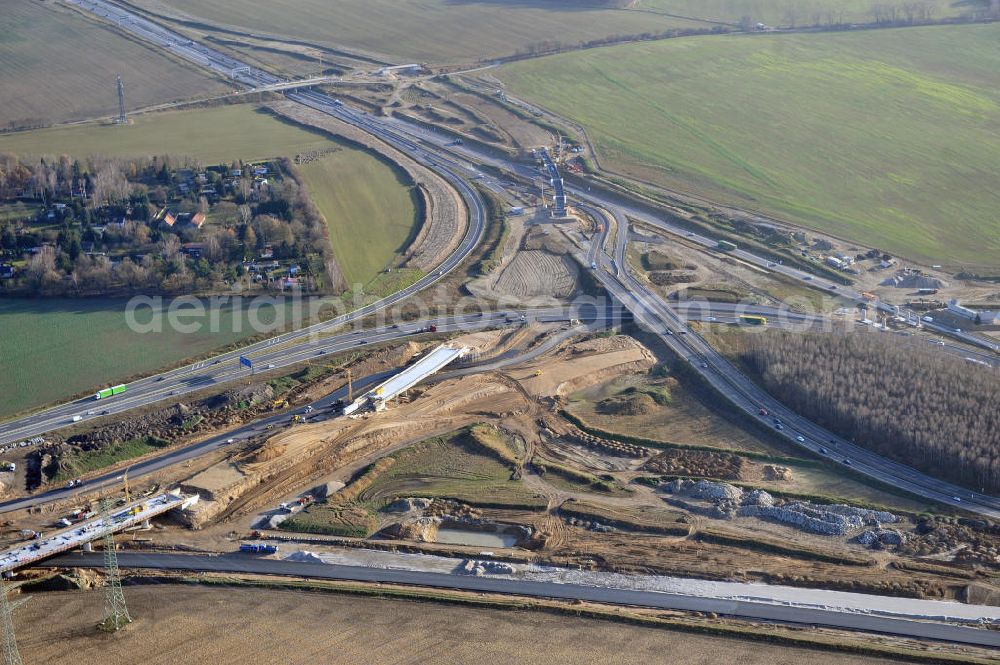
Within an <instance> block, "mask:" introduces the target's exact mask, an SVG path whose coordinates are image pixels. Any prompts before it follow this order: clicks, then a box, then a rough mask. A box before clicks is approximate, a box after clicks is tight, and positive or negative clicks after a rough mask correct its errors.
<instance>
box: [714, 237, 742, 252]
mask: <svg viewBox="0 0 1000 665" xmlns="http://www.w3.org/2000/svg"><path fill="white" fill-rule="evenodd" d="M715 248H716V249H718V250H719V251H722V252H733V251H735V250H736V249H737V247H736V243H732V242H729V241H728V240H720V241H718V243H716V245H715Z"/></svg>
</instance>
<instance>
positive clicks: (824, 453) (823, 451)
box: [819, 448, 829, 455]
mask: <svg viewBox="0 0 1000 665" xmlns="http://www.w3.org/2000/svg"><path fill="white" fill-rule="evenodd" d="M819 452H820V454H821V455H828V454H829V452H828V451H827V449H826V448H820V449H819Z"/></svg>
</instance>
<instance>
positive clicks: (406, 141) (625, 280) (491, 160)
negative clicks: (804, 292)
mask: <svg viewBox="0 0 1000 665" xmlns="http://www.w3.org/2000/svg"><path fill="white" fill-rule="evenodd" d="M76 1H77V2H79V3H81V6H84V7H85V8H86V7H87V5H89V6H90V7H91V8H98V9H96V10H95V9H91V10H92V11H101V8H103V10H105V11H106V10H107V9H108V7H109V6H108V5H107V3H104V2H102V0H76ZM114 9H115V11H117V12H118V14H116V15H115V16H116V19H115V20H117V21H118V23H119V25H120V26H121V27H122V29H125V30H131V31H132V32H133V34H137V35H139V36H144V38H149V36H148V35H144V34H143V33H139V32H136V30H133V28H135V27H136V26H141V29H142V30H148V26H145V25H144V24H143V23H142V21H143V20H142V19H139V18H138V17H134V16H131V15H128V14H127V13H123V12H121V10H120V9H118V8H114ZM151 25H154V27H155V28H156V30H157V31H158V32H157V33H156V34H157V35H158V37H159V38H161V39H167V36H166V35H168V34H170V33H168V32H167V31H164V30H163V29H162V28H160V27H159V26H155V24H151ZM172 38H179V36H176V35H174V36H173V37H172ZM180 39H183V38H180ZM161 45H163V44H161ZM165 47H166V46H165ZM185 47H186V48H195V49H196V52H197V54H198V55H197V56H192V58H193V59H195V61H198V58H202V57H206V54H208V53H209V52H211V53H213V54H214V55H212V56H211V57H212V58H215V56H216V55H217V56H218V58H221V59H219V60H216V62H217V63H219V64H220V66H225V67H228V68H229V69H230V71H231V72H232V71H235V70H241V71H243V70H247V71H246V72H243V74H245V75H247V76H250V77H251V79H252V80H253V81H257V82H256V83H254V82H248V81H247V80H244V79H237V80H241V81H243V82H244V83H246V84H247V85H257V84H259V83H260V82H261V81H260V80H259V77H260V75H259V74H257V73H255V72H256V71H257V70H254V68H251V67H247V66H245V65H243V63H238V62H237V61H235V60H233V59H231V58H228V56H225V55H223V54H218V53H215V52H212V51H211V49H207V47H204V46H201V45H197V44H193V43H189V44H186V46H185ZM170 48H173V45H172V44H171V45H170ZM185 53H186V52H185V51H182V52H180V54H181V55H185ZM231 65H236V66H231ZM243 74H241V75H243ZM267 76H270V75H267ZM273 78H274V77H271V79H273ZM278 82H280V81H279V80H268V81H267V83H269V84H273V83H278ZM288 97H289V98H290V99H293V100H295V101H298V102H300V103H302V104H305V105H308V106H311V107H313V108H316V109H318V110H320V111H323V112H325V113H329V114H330V115H333V116H335V117H337V118H339V119H341V120H343V121H345V122H348V123H351V124H353V125H355V126H358V127H360V128H362V129H364V130H365V131H368V132H370V133H372V134H373V135H375V136H377V137H379V138H380V139H382V140H384V141H386V142H387V143H389V144H390V145H393V146H394V147H397V148H398V149H400V150H403V151H404V152H406V153H407V154H410V155H411V156H413V157H414V158H415V159H418V160H419V161H421V162H423V163H425V164H428V165H429V166H431V167H432V168H435V169H436V170H438V171H439V172H440V173H441V174H442V175H443V176H444V177H446V178H447V179H448V180H449V181H450V182H451V183H452V184H453V185H454V186H455V187H456V188H457V189H458V190H459V191H460V192H462V194H463V197H465V198H466V201H467V204H468V205H469V206H470V209H471V210H472V211H473V214H472V217H473V218H474V219H473V223H471V224H470V229H469V233H468V234H467V236H466V239H465V241H464V244H463V247H465V248H466V249H465V252H464V253H463V252H462V251H460V252H458V253H456V255H455V256H453V257H452V258H451V259H449V262H450V263H449V264H447V265H446V269H450V267H454V265H456V264H457V263H458V261H460V260H461V258H464V256H465V254H467V253H468V251H469V250H471V247H472V246H474V244H475V242H476V241H478V238H479V237H480V235H481V232H482V216H483V215H482V204H481V202H480V201H479V198H478V196H476V193H475V191H474V190H473V188H472V187H470V186H469V184H468V183H467V182H466V181H465V180H464V179H463V177H462V175H463V174H468V172H469V171H474V165H475V164H477V163H482V164H490V165H492V166H495V167H497V168H501V169H504V170H506V171H509V172H511V173H513V174H516V175H518V176H522V177H525V178H528V179H530V178H533V177H534V176H535V175H536V173H535V171H534V170H533V169H532V168H531V167H529V166H527V165H525V164H520V163H514V162H509V161H506V160H503V159H500V158H498V157H495V156H491V155H485V154H482V153H481V152H479V151H476V150H475V149H473V148H470V147H469V146H465V145H459V146H454V145H447V146H446V145H445V144H446V143H450V141H447V140H446V139H445V137H442V136H440V135H438V134H436V133H435V132H433V131H431V130H428V129H426V128H421V127H417V126H414V125H412V124H410V123H407V122H406V121H403V120H400V119H398V118H376V117H374V116H370V115H368V114H366V113H363V112H359V111H354V110H352V109H348V108H346V107H344V106H343V105H342V104H341V103H340V102H339V101H337V100H335V99H333V98H331V97H329V96H327V95H324V94H322V93H319V92H315V91H301V90H299V91H295V92H290V93H288ZM467 160H471V162H472V164H473V166H469V165H468V163H467ZM463 162H466V163H463ZM545 166H546V169H547V173H546V175H547V176H550V177H551V175H552V171H553V170H554V166H553V165H551V164H546V165H545ZM556 174H557V175H558V171H556ZM567 191H568V192H569V193H572V194H573V195H574V196H576V197H578V198H579V199H580V200H581V201H588V202H590V203H592V204H595V205H599V206H602V207H604V208H606V209H608V210H612V211H613V212H614V214H615V216H616V217H617V218H618V222H617V226H618V232H617V234H616V247H615V251H614V257H613V260H612V265H611V271H610V272H609V271H607V270H604V269H601V270H598V271H596V272H597V274H598V276H599V278H600V280H601V282H602V283H603V284H604V286H605V288H606V289H607V290H608V291H609V292H610V293H612V294H613V295H614V296H615V297H616V298H618V299H619V300H620V301H621V302H622V303H624V304H625V305H626V306H627V307H628V308H629V309H630V310H631V311H632V312H633V313H634V314H635V316H636V318H637V319H638V320H640V321H641V322H643V323H645V324H646V325H648V326H650V327H651V329H653V330H655V331H657V332H659V333H660V334H661V335H662V336H663V338H664V340H665V341H666V342H667V343H668V345H669V346H671V348H673V349H674V350H675V351H676V352H677V353H678V354H679V355H680V356H681V357H682V358H686V359H688V360H690V361H691V364H692V367H694V368H695V370H696V371H698V372H699V373H701V374H702V376H704V377H705V378H706V380H708V381H709V382H710V383H711V384H712V385H713V386H715V387H716V389H717V390H719V392H720V394H722V395H723V396H725V397H726V398H727V399H729V400H730V401H731V402H732V403H733V404H735V405H736V406H737V407H738V408H741V409H742V410H745V411H747V412H748V413H751V414H756V413H757V412H758V411H759V409H760V408H761V407H762V406H764V405H768V407H769V408H767V410H768V411H770V412H772V413H773V414H780V416H781V417H782V419H783V420H784V421H785V423H787V424H788V427H786V428H785V429H784V431H786V432H789V436H794V437H796V438H795V439H794V440H795V441H796V442H797V443H799V444H802V445H805V446H806V447H809V448H810V449H812V450H814V451H816V452H820V453H821V452H822V451H821V450H820V449H821V448H822V449H825V450H827V452H828V454H830V455H832V456H835V457H839V458H840V462H841V463H842V464H844V465H845V466H848V465H849V466H851V467H852V468H853V469H855V470H857V471H859V472H861V473H865V474H866V475H869V476H871V477H874V478H878V479H880V480H882V481H884V482H887V483H889V484H891V485H894V486H897V487H899V488H901V489H905V490H907V491H910V492H913V493H915V494H917V495H920V496H924V497H927V498H931V499H934V500H937V501H942V502H944V503H948V504H951V505H954V506H956V507H962V508H966V509H969V510H973V511H976V512H980V513H982V514H986V515H991V516H1000V501H998V500H996V499H993V498H991V497H987V496H982V495H978V494H974V493H969V492H968V490H963V489H961V488H958V487H955V486H952V485H949V484H947V483H942V482H940V481H935V480H934V479H932V478H930V477H928V476H926V475H924V474H920V473H918V472H916V471H914V470H913V469H909V468H908V467H905V466H903V465H899V464H896V463H892V462H888V461H887V460H884V459H882V458H880V457H878V456H876V455H873V454H872V453H869V452H867V451H865V450H863V449H861V448H858V447H857V446H853V445H852V444H850V443H849V442H846V441H843V440H840V439H837V438H836V437H834V436H832V435H831V434H830V433H829V432H826V431H825V430H822V429H821V428H818V427H816V426H814V425H812V424H811V423H808V421H805V420H804V419H802V418H800V417H798V416H797V415H795V414H793V413H791V412H790V411H789V410H788V409H786V408H784V407H783V406H781V405H780V404H778V403H776V402H775V401H774V400H772V399H770V398H769V397H768V396H767V395H766V393H763V392H762V391H760V390H759V389H757V388H756V387H755V386H754V385H753V384H752V382H750V381H749V379H747V378H746V377H743V376H742V375H741V374H740V373H739V372H737V371H736V370H735V369H734V368H733V367H732V365H731V364H729V363H728V362H727V361H726V360H725V359H724V358H722V357H721V356H720V355H719V354H718V353H716V352H715V351H714V350H713V349H712V348H711V347H710V346H709V345H708V344H707V343H705V342H704V340H702V339H701V338H700V337H698V336H697V335H694V334H687V335H675V334H669V335H668V334H667V332H668V329H669V328H670V327H671V326H672V327H674V328H677V329H680V328H682V327H683V322H682V321H681V319H680V318H679V317H678V316H677V313H676V312H674V311H673V310H671V309H670V307H668V306H667V305H666V304H665V303H664V302H662V301H661V300H660V299H659V298H658V297H657V296H656V295H655V294H653V293H650V292H649V291H648V290H646V289H645V287H644V286H643V285H642V284H641V283H640V282H638V281H637V280H635V279H634V278H633V277H632V276H631V275H629V274H628V269H627V265H626V264H625V258H624V248H625V246H626V243H627V223H628V222H627V217H632V218H634V219H637V220H639V221H642V222H645V223H648V224H650V225H651V226H654V227H656V228H659V229H661V230H663V231H666V232H668V233H672V234H676V235H683V236H685V237H686V238H687V239H688V240H690V241H692V242H695V243H698V244H701V245H703V246H705V247H709V248H710V247H714V246H715V244H716V241H715V240H713V239H711V238H707V237H704V236H701V235H698V234H696V233H693V232H690V231H687V230H685V229H682V228H679V227H676V226H675V225H672V224H670V223H669V222H665V221H664V220H662V219H659V218H657V217H655V216H652V215H649V214H648V213H646V212H645V211H642V210H638V209H633V208H630V207H628V206H622V205H620V204H619V203H617V202H615V201H607V200H604V197H602V196H601V195H599V194H597V193H590V192H581V191H576V190H569V189H568V190H567ZM605 233H606V231H605ZM603 240H604V235H602V236H601V242H602V243H603ZM730 254H731V255H732V256H734V257H736V258H738V259H740V260H742V261H746V262H747V263H750V264H752V265H755V266H757V267H759V268H761V269H764V270H769V271H774V272H779V273H782V274H784V275H786V276H787V277H790V278H793V279H796V280H799V281H801V282H802V283H803V284H805V285H807V286H812V287H817V288H821V289H824V290H827V291H830V292H836V294H837V295H838V296H840V297H841V298H845V299H847V300H849V301H854V302H863V301H864V300H863V298H862V296H861V294H860V293H857V292H855V291H853V290H851V289H847V288H843V287H842V285H838V284H836V283H834V282H832V281H830V280H826V279H823V278H819V277H815V276H813V275H811V274H808V273H806V272H805V271H802V270H799V269H797V268H794V267H791V266H785V265H782V264H780V263H775V262H773V261H771V260H769V259H767V258H765V257H760V256H757V255H755V254H753V253H751V252H748V251H745V250H740V249H737V250H735V251H733V252H731V253H730ZM601 265H602V266H603V265H604V264H603V259H602V264H601ZM432 278H433V276H430V277H429V278H428V279H427V280H426V281H427V283H418V284H417V285H414V287H411V289H408V290H407V291H404V292H400V293H399V294H396V295H395V296H393V297H392V298H395V300H394V302H398V301H399V300H401V299H403V298H405V297H408V296H409V295H410V294H412V293H413V292H415V290H417V289H418V288H424V287H425V286H427V285H428V284H429V283H430V282H432V281H433V279H432ZM387 300H389V299H387ZM388 304H391V303H388ZM379 306H384V305H379ZM879 306H880V308H883V309H885V310H886V311H893V310H892V308H891V307H890V306H888V305H881V304H880V305H879ZM367 313H370V312H364V313H360V314H354V315H348V316H352V317H354V318H358V317H359V316H364V315H366V314H367ZM345 322H346V321H337V322H334V323H333V324H332V325H331V327H334V326H339V325H343V323H345ZM323 325H328V324H323ZM931 327H933V326H931ZM671 332H672V331H671ZM940 332H942V333H946V334H950V335H953V336H958V337H960V338H961V339H962V341H966V342H968V343H973V344H978V345H979V346H981V347H984V348H988V349H990V350H991V351H996V350H998V348H1000V347H998V345H996V344H993V343H992V342H987V341H984V340H982V339H980V338H977V337H973V336H970V335H967V334H964V333H955V331H951V330H941V331H940ZM297 334H301V333H290V334H289V335H290V336H293V335H297ZM305 334H306V335H308V334H310V332H308V331H306V332H305ZM682 337H683V340H682V339H681V338H682ZM966 338H968V339H966ZM287 339H290V338H286V341H287ZM236 355H238V353H234V354H230V355H229V357H228V359H232V358H234V357H235V356H236ZM21 436H22V437H23V436H24V435H21ZM799 437H801V438H802V439H803V441H799Z"/></svg>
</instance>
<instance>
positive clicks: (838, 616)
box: [43, 552, 1000, 648]
mask: <svg viewBox="0 0 1000 665" xmlns="http://www.w3.org/2000/svg"><path fill="white" fill-rule="evenodd" d="M103 564H104V560H103V557H102V556H101V555H100V554H85V553H80V554H68V555H63V556H60V557H57V558H55V559H51V560H49V561H46V562H45V563H44V564H43V565H44V566H45V567H50V566H52V567H64V568H76V567H83V566H86V567H94V568H100V567H101V566H103ZM118 564H119V565H120V566H121V567H122V568H134V569H149V570H181V571H197V572H217V573H242V574H254V575H280V576H286V577H304V578H313V579H329V580H347V581H355V582H372V583H383V584H404V585H414V586H420V587H431V588H440V589H458V590H462V591H472V592H477V593H499V594H510V595H516V596H528V597H534V598H555V599H559V600H581V601H589V602H595V603H608V604H613V605H630V606H636V607H652V608H657V609H664V610H680V611H687V612H715V613H717V614H721V615H726V616H734V617H739V618H742V619H751V620H755V621H777V622H781V623H789V624H798V625H806V626H830V627H834V628H846V629H849V630H861V631H866V632H875V633H886V634H891V635H903V636H906V637H914V638H917V639H921V640H941V641H947V642H954V643H960V644H970V645H976V646H982V647H994V648H996V647H1000V632H997V631H991V630H986V629H981V628H973V627H969V626H964V625H955V624H946V623H937V622H930V621H916V620H912V619H901V618H894V617H886V616H878V615H872V614H860V613H852V612H838V611H834V610H827V609H819V608H816V609H813V608H807V607H801V606H794V607H793V606H787V605H778V604H771V603H767V602H758V601H753V600H722V599H716V598H704V597H699V596H695V595H680V594H669V593H660V592H656V591H636V590H632V589H619V588H613V587H598V586H585V585H582V584H562V583H556V582H537V581H526V580H517V579H514V580H512V579H508V578H503V577H489V576H484V577H475V576H470V575H451V574H445V573H432V572H422V571H413V570H400V569H392V568H368V567H362V566H342V565H335V564H326V563H308V562H298V561H283V560H275V559H265V558H260V557H254V556H247V555H223V556H205V555H185V554H146V553H138V552H122V553H120V554H119V555H118ZM803 592H804V593H806V591H805V590H803Z"/></svg>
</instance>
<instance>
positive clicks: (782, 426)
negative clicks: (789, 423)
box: [774, 423, 785, 432]
mask: <svg viewBox="0 0 1000 665" xmlns="http://www.w3.org/2000/svg"><path fill="white" fill-rule="evenodd" d="M774 429H776V430H778V431H779V432H780V431H781V430H783V429H785V426H784V425H782V424H781V423H778V424H777V425H775V426H774Z"/></svg>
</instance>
